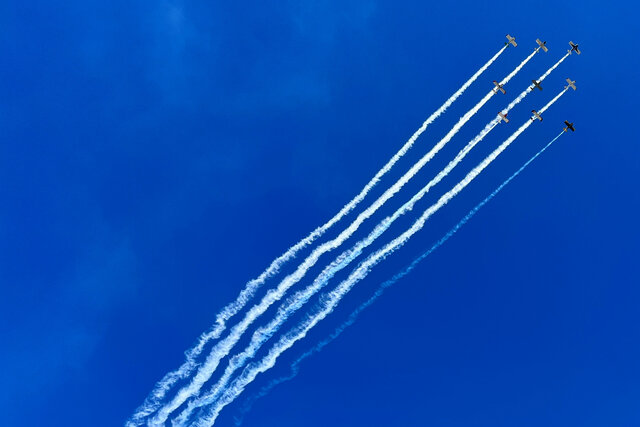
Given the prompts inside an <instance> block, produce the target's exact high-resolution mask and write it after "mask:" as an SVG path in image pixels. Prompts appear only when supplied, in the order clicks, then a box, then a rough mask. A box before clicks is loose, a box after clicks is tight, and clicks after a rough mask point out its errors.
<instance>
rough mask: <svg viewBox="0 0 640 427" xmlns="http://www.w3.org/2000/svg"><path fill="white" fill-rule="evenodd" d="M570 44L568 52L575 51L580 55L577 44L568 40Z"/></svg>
mask: <svg viewBox="0 0 640 427" xmlns="http://www.w3.org/2000/svg"><path fill="white" fill-rule="evenodd" d="M569 44H570V45H571V49H569V53H571V52H573V51H575V52H576V53H577V54H578V55H580V49H578V45H577V44H576V43H574V42H569Z"/></svg>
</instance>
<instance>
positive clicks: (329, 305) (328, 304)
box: [196, 89, 567, 426]
mask: <svg viewBox="0 0 640 427" xmlns="http://www.w3.org/2000/svg"><path fill="white" fill-rule="evenodd" d="M566 91H567V89H564V90H563V91H562V92H560V93H559V94H558V95H557V96H556V97H555V98H553V99H552V100H551V101H549V103H548V104H547V105H545V106H544V107H543V108H542V109H541V110H540V114H542V113H543V112H544V111H546V110H547V109H548V108H549V107H550V106H551V105H552V104H553V103H554V102H556V101H557V100H558V99H559V98H560V97H561V96H562V95H563V94H564V93H565V92H566ZM532 122H533V121H532V119H530V120H527V121H526V122H525V123H524V124H523V125H522V126H520V128H519V129H518V130H517V131H515V132H514V133H513V134H512V135H511V136H510V137H509V138H508V139H507V140H506V141H504V142H503V143H502V144H501V145H500V146H499V147H498V148H496V149H495V150H494V151H493V152H492V153H491V154H489V155H488V156H487V157H486V158H485V159H484V160H483V161H482V162H481V163H480V164H479V165H478V166H476V167H475V168H474V169H473V170H472V171H471V172H469V173H468V174H467V175H466V176H465V178H464V179H463V180H462V181H460V182H459V183H458V184H456V185H455V186H454V187H453V188H452V189H451V190H449V191H448V192H447V193H445V194H444V195H443V196H442V197H440V199H439V200H438V202H437V203H435V204H434V205H432V206H431V207H429V208H428V209H427V210H426V211H425V212H424V213H423V214H422V216H421V217H420V218H419V219H418V220H417V221H416V222H415V223H414V224H413V225H412V226H411V227H410V228H409V229H408V230H407V231H405V232H404V233H402V234H401V235H400V236H398V237H396V238H395V239H394V240H392V241H391V242H390V243H388V244H387V245H385V246H384V247H383V248H382V249H380V250H378V251H376V252H374V253H373V254H372V255H370V256H369V257H368V258H367V259H366V260H365V261H364V262H362V263H361V264H360V265H359V266H358V267H357V268H356V269H355V270H354V271H353V272H352V273H351V274H350V275H349V277H348V278H347V279H346V280H344V281H343V282H341V283H340V285H338V287H337V288H336V289H334V290H333V291H331V292H329V293H328V294H327V295H325V296H324V297H323V298H322V302H321V304H322V305H323V306H324V307H323V308H322V310H320V311H319V312H317V313H316V314H314V315H311V316H309V317H308V318H307V319H306V320H305V321H303V322H302V323H301V324H299V325H298V326H297V327H296V328H294V329H293V331H291V332H290V333H288V334H286V335H284V336H283V337H282V338H281V339H280V340H279V341H278V343H276V344H275V345H274V347H273V348H272V349H271V350H270V351H269V353H268V354H267V356H265V357H264V358H263V359H262V361H260V362H259V363H257V364H250V365H249V366H247V368H245V370H244V371H243V373H242V374H241V375H240V376H239V377H238V378H236V380H235V381H234V382H233V384H232V385H231V386H230V387H229V388H228V389H226V391H225V393H224V394H223V395H222V397H221V398H220V399H219V400H218V401H217V402H216V403H215V404H214V405H213V408H212V409H211V411H210V412H209V414H208V415H207V416H206V417H205V418H202V419H200V420H199V421H198V422H197V424H196V425H198V426H211V425H213V423H214V422H215V420H216V418H217V417H218V415H219V413H220V411H221V410H222V408H224V407H225V406H226V405H228V404H229V403H231V402H232V401H233V400H235V398H236V397H237V396H238V395H240V393H242V391H243V390H244V388H245V387H246V386H247V385H248V384H249V383H250V382H252V381H253V379H255V377H256V376H257V375H258V374H259V373H261V372H264V371H266V370H268V369H270V368H271V367H273V365H274V364H275V362H276V359H277V358H278V357H279V356H280V354H282V353H283V352H284V351H286V350H287V349H289V348H291V346H293V344H294V343H295V342H296V341H298V340H300V339H302V338H304V337H305V336H306V334H307V332H308V331H309V330H310V329H311V328H313V327H314V326H315V325H316V324H317V323H318V322H320V321H321V320H322V319H324V318H325V317H326V316H327V315H329V313H331V312H332V311H333V309H334V308H335V307H336V305H337V304H338V303H339V302H340V300H341V299H342V297H343V296H344V295H345V294H346V293H347V292H349V291H350V290H351V288H352V287H353V286H354V285H355V284H356V283H357V282H359V281H360V280H362V279H363V278H364V277H366V275H367V274H368V273H369V271H370V270H371V268H373V267H374V266H375V265H377V264H378V263H379V262H380V261H382V260H384V259H385V258H386V257H387V256H389V255H390V254H391V253H393V252H395V251H396V250H397V249H399V248H400V247H402V246H403V245H404V244H405V243H406V242H407V241H408V240H409V239H410V238H411V236H413V235H414V234H415V233H417V232H418V231H419V230H421V229H422V227H424V224H425V222H426V221H427V220H428V219H429V218H430V217H431V215H433V214H434V213H435V212H437V211H438V210H439V209H440V208H441V207H442V206H444V205H445V204H447V203H448V202H449V201H450V200H451V199H452V198H453V197H455V196H456V195H457V194H458V193H460V191H462V190H463V189H464V188H465V187H466V186H467V185H469V183H471V182H472V181H473V179H475V177H477V176H478V175H479V174H480V173H481V172H482V171H483V170H484V169H485V168H486V167H487V166H489V165H490V164H491V162H493V160H495V159H496V157H498V156H499V155H500V154H501V153H502V152H503V151H504V150H505V149H506V148H507V147H508V146H509V145H511V143H513V141H515V140H516V138H518V136H520V134H522V133H523V132H524V131H525V130H526V129H527V128H528V127H529V126H530V125H531V123H532Z"/></svg>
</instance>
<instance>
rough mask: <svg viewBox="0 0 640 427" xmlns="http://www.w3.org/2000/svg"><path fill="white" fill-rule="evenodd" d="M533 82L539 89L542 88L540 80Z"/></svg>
mask: <svg viewBox="0 0 640 427" xmlns="http://www.w3.org/2000/svg"><path fill="white" fill-rule="evenodd" d="M531 81H532V82H533V85H534V86H535V87H537V88H538V89H540V90H542V86H540V82H539V81H537V80H531Z"/></svg>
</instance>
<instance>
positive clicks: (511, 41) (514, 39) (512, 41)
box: [504, 34, 518, 47]
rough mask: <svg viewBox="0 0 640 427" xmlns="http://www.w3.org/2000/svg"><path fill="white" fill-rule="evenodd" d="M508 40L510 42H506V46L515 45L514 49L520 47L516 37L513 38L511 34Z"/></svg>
mask: <svg viewBox="0 0 640 427" xmlns="http://www.w3.org/2000/svg"><path fill="white" fill-rule="evenodd" d="M507 40H509V41H508V42H505V43H504V45H505V46H506V45H508V44H509V43H511V44H512V45H513V47H516V46H518V43H516V38H515V37H511V36H510V35H509V34H507Z"/></svg>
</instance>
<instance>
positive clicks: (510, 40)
mask: <svg viewBox="0 0 640 427" xmlns="http://www.w3.org/2000/svg"><path fill="white" fill-rule="evenodd" d="M536 43H538V47H537V49H536V51H537V50H540V49H542V50H543V51H544V52H548V51H549V49H548V48H547V42H546V41H541V40H540V39H536ZM504 45H505V46H508V45H512V46H513V47H516V46H518V43H516V38H515V37H512V36H511V35H509V34H507V41H506V42H504ZM569 46H571V49H569V50H568V51H567V52H568V53H569V55H571V54H572V53H573V52H575V53H577V54H578V55H580V49H579V48H578V44H577V43H574V42H572V41H570V42H569ZM566 80H567V86H565V87H564V88H565V89H568V88H571V89H573V90H577V87H576V81H575V80H571V79H569V78H568V79H566ZM531 83H532V84H533V87H532V88H531V89H534V88H538V89H540V90H542V85H541V84H540V82H539V81H538V80H535V79H533V80H531ZM493 85H494V86H495V88H493V93H498V91H500V92H502V93H503V94H506V93H507V91H506V90H505V89H504V88H503V87H502V85H501V84H500V83H498V82H497V81H496V80H494V81H493ZM531 112H532V113H533V116H532V117H531V120H532V121H535V120H536V119H538V120H540V121H542V115H540V113H538V112H537V111H536V110H531ZM498 116H500V119H501V120H502V121H504V122H505V123H509V119H508V118H507V114H506V113H503V112H502V111H500V112H498ZM564 124H565V125H566V126H565V127H564V129H563V131H564V132H567V131H569V130H570V131H571V132H575V130H576V129H575V127H574V126H573V123H569V122H568V121H566V120H565V121H564Z"/></svg>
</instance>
